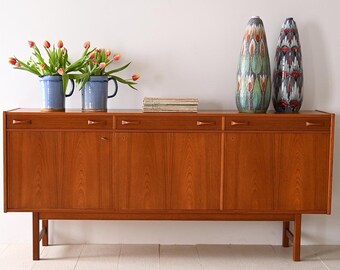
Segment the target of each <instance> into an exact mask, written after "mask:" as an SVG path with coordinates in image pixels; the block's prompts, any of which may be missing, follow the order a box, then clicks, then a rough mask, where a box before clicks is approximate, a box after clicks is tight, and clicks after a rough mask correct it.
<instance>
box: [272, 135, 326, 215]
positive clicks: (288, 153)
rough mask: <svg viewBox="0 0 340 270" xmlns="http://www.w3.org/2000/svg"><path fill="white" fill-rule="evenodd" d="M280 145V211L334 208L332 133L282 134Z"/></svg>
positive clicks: (278, 155) (278, 169)
mask: <svg viewBox="0 0 340 270" xmlns="http://www.w3.org/2000/svg"><path fill="white" fill-rule="evenodd" d="M276 147H277V154H276V159H275V160H276V168H277V169H276V175H277V176H276V181H277V184H278V192H277V194H278V199H277V208H278V210H288V211H289V210H297V211H322V212H326V210H327V211H328V210H330V209H328V195H329V179H330V175H329V162H330V161H329V149H330V140H329V133H292V134H280V135H279V134H278V135H277V141H276Z"/></svg>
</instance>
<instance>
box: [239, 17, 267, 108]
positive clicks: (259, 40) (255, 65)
mask: <svg viewBox="0 0 340 270" xmlns="http://www.w3.org/2000/svg"><path fill="white" fill-rule="evenodd" d="M270 95H271V74H270V61H269V54H268V47H267V39H266V33H265V30H264V26H263V22H262V20H261V19H260V18H259V17H252V18H251V19H250V20H249V22H248V25H247V27H246V30H245V33H244V36H243V43H242V47H241V52H240V59H239V64H238V69H237V86H236V92H235V97H236V106H237V109H238V111H239V112H243V113H265V112H266V111H267V109H268V106H269V103H270V98H271V97H270Z"/></svg>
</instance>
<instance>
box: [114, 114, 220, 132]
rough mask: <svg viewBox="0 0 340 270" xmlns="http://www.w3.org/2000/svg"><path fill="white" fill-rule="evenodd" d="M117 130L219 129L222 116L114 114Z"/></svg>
mask: <svg viewBox="0 0 340 270" xmlns="http://www.w3.org/2000/svg"><path fill="white" fill-rule="evenodd" d="M116 129H118V130H147V129H151V130H167V129H171V130H221V129H222V117H218V116H217V117H216V116H179V115H178V116H166V117H164V116H149V115H148V116H131V115H120V116H116Z"/></svg>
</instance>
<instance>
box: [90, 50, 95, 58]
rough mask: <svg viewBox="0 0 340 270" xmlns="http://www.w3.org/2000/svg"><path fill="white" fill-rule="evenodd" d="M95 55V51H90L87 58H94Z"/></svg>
mask: <svg viewBox="0 0 340 270" xmlns="http://www.w3.org/2000/svg"><path fill="white" fill-rule="evenodd" d="M95 57H96V51H93V52H91V53H90V55H89V58H90V59H94V58H95Z"/></svg>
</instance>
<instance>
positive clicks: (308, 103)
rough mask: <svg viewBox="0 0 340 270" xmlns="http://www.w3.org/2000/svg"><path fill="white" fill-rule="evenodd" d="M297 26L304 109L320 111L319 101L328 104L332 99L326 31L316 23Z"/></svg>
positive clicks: (307, 22) (309, 22) (311, 22)
mask: <svg viewBox="0 0 340 270" xmlns="http://www.w3.org/2000/svg"><path fill="white" fill-rule="evenodd" d="M297 26H298V30H299V34H300V42H301V50H302V64H303V69H304V73H303V75H304V78H303V79H304V87H303V88H304V101H303V103H302V109H318V104H320V103H319V102H318V100H319V99H322V104H327V103H329V102H330V100H331V98H332V94H331V92H330V90H331V88H330V85H329V82H330V81H331V80H332V78H331V73H330V72H329V66H330V61H329V59H330V55H329V50H328V49H327V47H326V44H325V42H324V31H323V29H322V28H320V24H318V23H316V22H315V21H306V23H305V24H299V22H298V21H297ZM304 105H305V106H304Z"/></svg>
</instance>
